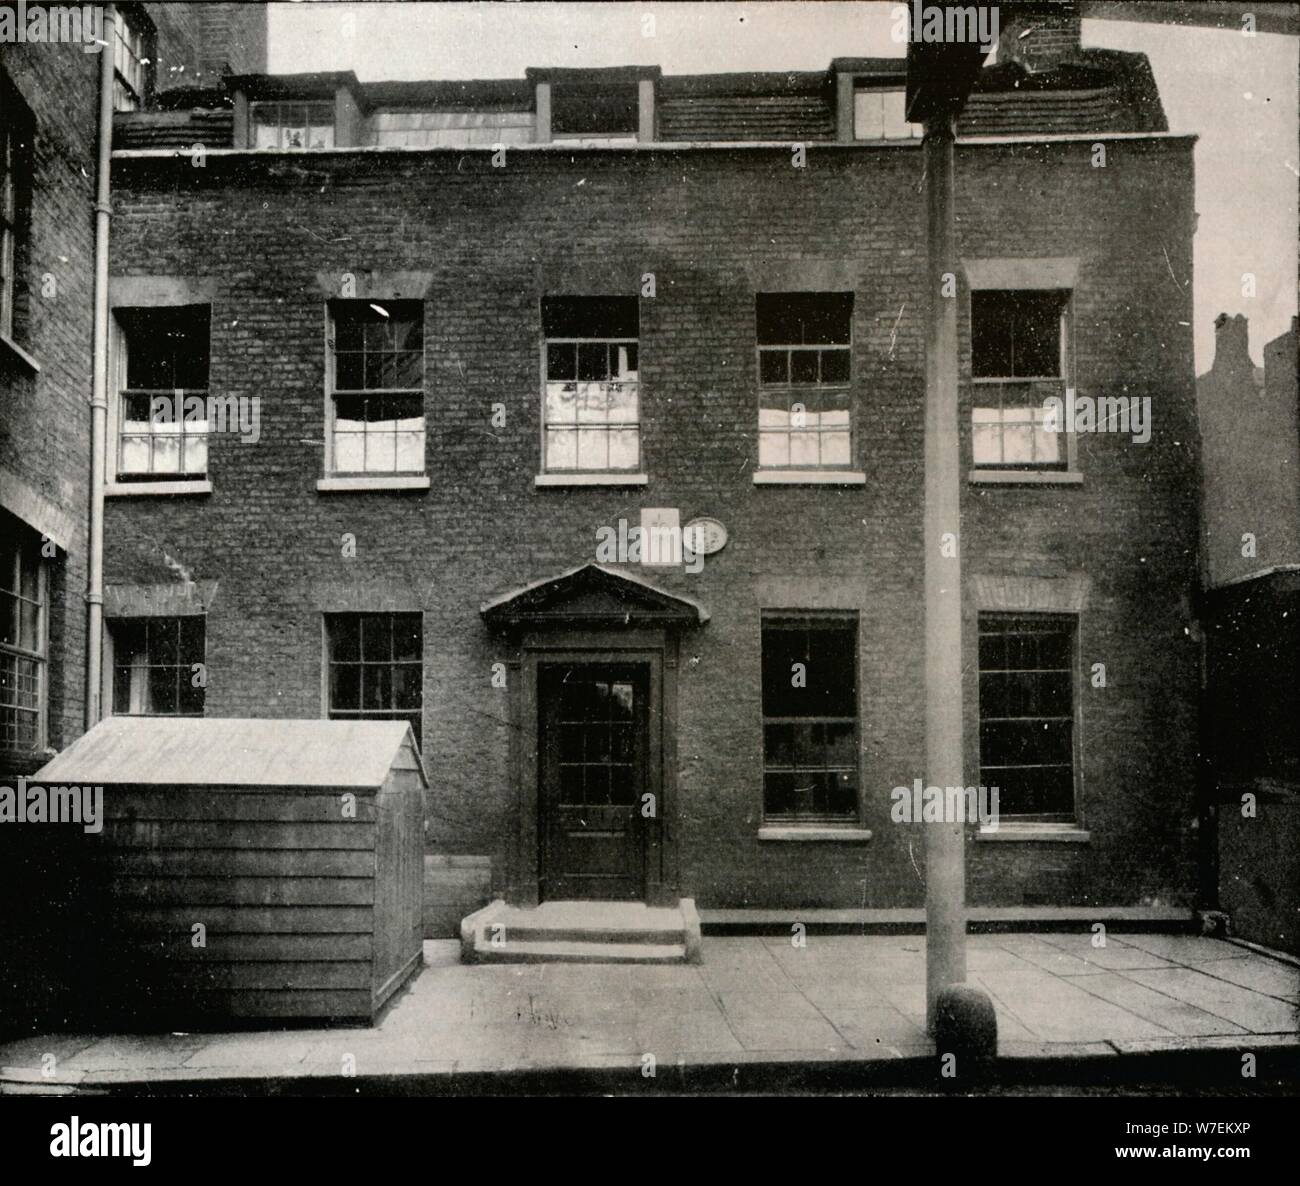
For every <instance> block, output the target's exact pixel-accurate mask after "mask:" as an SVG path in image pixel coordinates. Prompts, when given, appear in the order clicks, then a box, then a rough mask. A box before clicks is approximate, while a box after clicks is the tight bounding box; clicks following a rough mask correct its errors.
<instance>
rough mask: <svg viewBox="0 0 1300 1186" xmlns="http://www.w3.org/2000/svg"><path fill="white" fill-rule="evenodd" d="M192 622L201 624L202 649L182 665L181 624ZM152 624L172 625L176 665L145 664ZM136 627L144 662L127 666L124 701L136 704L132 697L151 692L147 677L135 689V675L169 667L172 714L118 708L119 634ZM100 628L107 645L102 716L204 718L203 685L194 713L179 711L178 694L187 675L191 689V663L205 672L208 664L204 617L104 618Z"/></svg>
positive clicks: (130, 704)
mask: <svg viewBox="0 0 1300 1186" xmlns="http://www.w3.org/2000/svg"><path fill="white" fill-rule="evenodd" d="M192 618H198V619H199V622H200V624H201V629H202V646H201V650H200V652H199V656H198V658H195V657H194V656H193V655H190V656H189V658H188V660H186V661H183V660H182V653H181V623H182V622H183V621H185V620H187V619H192ZM156 622H175V623H176V662H175V663H153V662H150V661H149V660H150V654H149V627H150V625H152V624H153V623H156ZM140 626H142V627H143V629H144V635H143V638H144V649H143V654H144V658H145V661H144V662H143V663H140V662H134V663H132V664H131V665H130V668H129V670H130V672H131V686H130V688H129V691H128V700H129V701H130V702H134V701H135V700H136V693H137V692H138V691H144V692H146V693H147V692H149V691H150V690H151V688H152V680H151V679H150V678H149V676H148V675H147V674H146V675H145V676H144V677H143V680H142V683H143V685H144V686H143V687H137V686H136V679H135V673H136V672H138V671H143V672H146V673H148V672H151V671H153V670H154V669H159V670H162V669H164V668H169V667H171V668H175V669H176V673H177V685H176V711H175V712H159V711H144V710H140V709H136V708H134V707H133V706H132V703H129V704H128V707H127V708H126V709H122V708H119V707H118V703H117V669H118V666H119V663H118V658H119V652H120V650H121V648H122V644H123V638H122V634H123V632H124V630H126V629H127V628H138V627H140ZM104 627H105V629H104V637H105V640H106V643H107V645H106V648H105V667H106V671H105V684H106V686H107V693H108V694H107V696H106V697H105V705H106V713H105V715H106V716H115V717H185V718H187V719H199V718H202V717H204V716H206V715H207V685H206V684H204V685H203V686H202V687H201V688H200V691H201V692H202V695H201V696H200V700H201V702H202V703H201V705H200V707H199V710H198V711H197V712H182V711H181V692H180V685H181V682H182V681H183V680H184V679H185V676H186V674H187V673H188V675H189V678H190V681H191V683H190V687H191V688H192V687H194V683H193V678H194V671H193V668H194V664H195V663H199V664H202V665H203V667H204V668H205V669H206V667H207V663H208V621H207V614H157V615H149V614H145V615H131V616H119V617H114V618H106V619H105V620H104ZM132 653H133V654H137V655H138V654H140V653H141V652H132Z"/></svg>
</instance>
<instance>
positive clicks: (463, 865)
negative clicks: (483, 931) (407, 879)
mask: <svg viewBox="0 0 1300 1186" xmlns="http://www.w3.org/2000/svg"><path fill="white" fill-rule="evenodd" d="M491 897H492V858H491V857H469V856H446V855H443V854H432V853H426V854H425V857H424V937H425V938H426V939H454V938H456V937H457V936H458V935H459V934H460V920H461V919H462V918H464V917H465V915H467V914H470V913H472V912H473V911H475V910H477V909H478V908H479V907H480V906H485V905H487V903H488V901H489V900H490V899H491Z"/></svg>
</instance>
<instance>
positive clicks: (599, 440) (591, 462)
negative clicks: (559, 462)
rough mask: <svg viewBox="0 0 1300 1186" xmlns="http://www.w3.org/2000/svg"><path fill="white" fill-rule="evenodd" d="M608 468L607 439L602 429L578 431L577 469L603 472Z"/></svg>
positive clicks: (582, 429)
mask: <svg viewBox="0 0 1300 1186" xmlns="http://www.w3.org/2000/svg"><path fill="white" fill-rule="evenodd" d="M608 466H609V438H608V436H607V435H606V433H605V432H604V430H603V429H599V428H581V429H579V430H578V468H579V469H592V470H603V469H607V468H608Z"/></svg>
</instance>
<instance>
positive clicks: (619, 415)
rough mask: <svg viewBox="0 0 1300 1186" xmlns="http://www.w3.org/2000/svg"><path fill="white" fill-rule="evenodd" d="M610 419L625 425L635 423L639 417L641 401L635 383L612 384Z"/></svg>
mask: <svg viewBox="0 0 1300 1186" xmlns="http://www.w3.org/2000/svg"><path fill="white" fill-rule="evenodd" d="M607 394H608V400H609V405H608V406H609V419H610V420H611V421H612V422H619V421H621V422H622V423H625V424H631V423H635V422H636V420H637V419H638V416H639V400H638V398H637V387H636V384H635V383H611V384H609V387H608V390H607Z"/></svg>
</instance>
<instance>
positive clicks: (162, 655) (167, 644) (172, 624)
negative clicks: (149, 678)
mask: <svg viewBox="0 0 1300 1186" xmlns="http://www.w3.org/2000/svg"><path fill="white" fill-rule="evenodd" d="M148 632H149V662H150V664H159V663H175V662H177V661H178V660H177V646H178V643H179V641H180V623H179V622H178V621H177V620H176V619H175V618H150V619H149V623H148Z"/></svg>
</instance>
